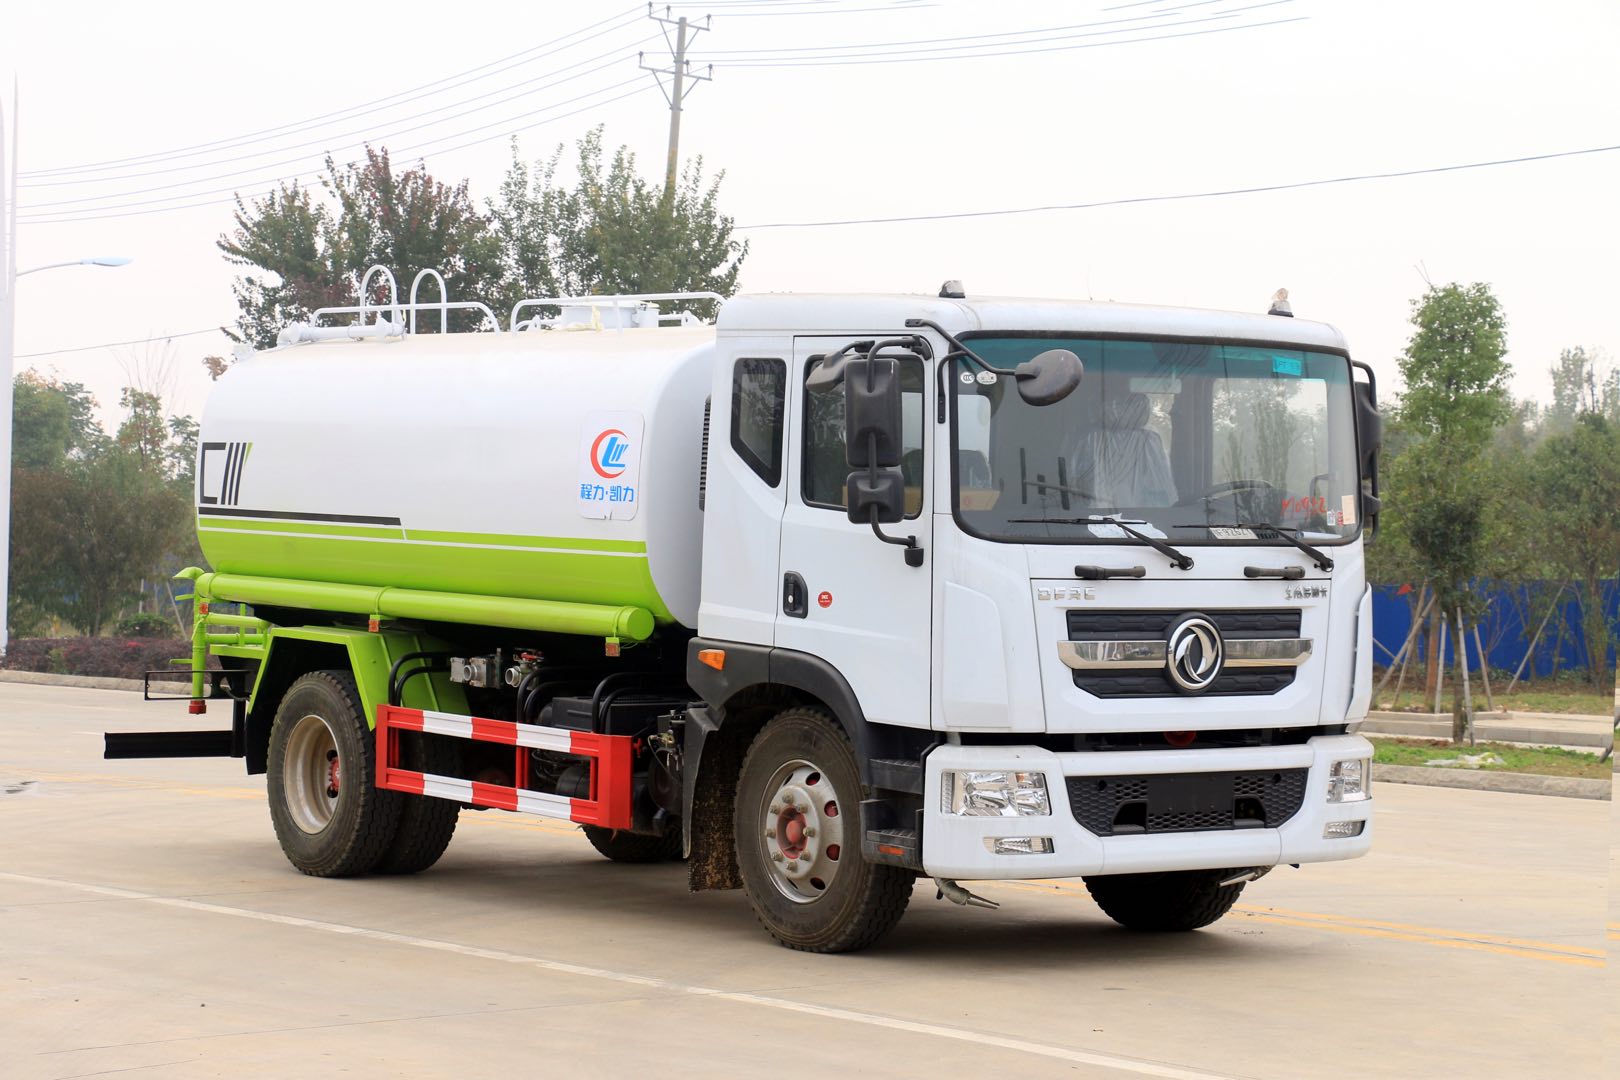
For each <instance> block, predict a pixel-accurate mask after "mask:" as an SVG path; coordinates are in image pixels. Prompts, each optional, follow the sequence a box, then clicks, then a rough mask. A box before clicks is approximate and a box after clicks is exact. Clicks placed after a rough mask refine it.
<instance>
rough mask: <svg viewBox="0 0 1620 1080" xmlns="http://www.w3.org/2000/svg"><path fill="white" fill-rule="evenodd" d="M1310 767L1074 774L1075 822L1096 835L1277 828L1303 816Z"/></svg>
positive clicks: (1071, 796)
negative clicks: (1244, 770) (1245, 770)
mask: <svg viewBox="0 0 1620 1080" xmlns="http://www.w3.org/2000/svg"><path fill="white" fill-rule="evenodd" d="M1308 773H1309V770H1308V769H1280V770H1269V771H1264V772H1226V773H1166V774H1163V775H1150V776H1071V777H1069V778H1068V781H1067V785H1066V786H1067V787H1068V790H1069V806H1070V808H1071V809H1072V810H1073V811H1074V819H1075V820H1076V821H1078V822H1079V823H1080V825H1081V826H1082V827H1083V828H1085V829H1086V831H1088V832H1091V833H1094V834H1096V835H1097V836H1123V835H1130V834H1140V833H1165V832H1201V831H1208V830H1217V829H1245V828H1248V829H1260V828H1265V829H1275V828H1277V827H1279V826H1280V825H1282V824H1283V823H1284V822H1286V821H1287V820H1288V819H1289V818H1291V817H1293V816H1294V815H1295V814H1297V813H1298V812H1299V808H1300V805H1301V804H1302V803H1303V802H1304V801H1305V781H1306V777H1307V775H1308Z"/></svg>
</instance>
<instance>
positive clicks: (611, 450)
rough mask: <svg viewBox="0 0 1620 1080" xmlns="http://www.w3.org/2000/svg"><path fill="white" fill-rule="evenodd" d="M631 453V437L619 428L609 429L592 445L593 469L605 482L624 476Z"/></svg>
mask: <svg viewBox="0 0 1620 1080" xmlns="http://www.w3.org/2000/svg"><path fill="white" fill-rule="evenodd" d="M629 453H630V437H629V436H628V435H626V434H625V433H624V432H622V431H620V430H619V429H618V428H608V429H607V430H606V431H604V432H602V433H601V434H600V435H598V436H597V437H596V440H595V441H594V442H592V443H591V468H593V469H595V470H596V475H598V476H600V477H602V478H603V479H604V480H612V479H614V478H616V477H618V476H621V475H623V473H624V470H625V468H626V465H625V461H624V459H625V456H626V455H627V454H629Z"/></svg>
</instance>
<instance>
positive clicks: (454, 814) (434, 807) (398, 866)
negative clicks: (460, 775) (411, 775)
mask: <svg viewBox="0 0 1620 1080" xmlns="http://www.w3.org/2000/svg"><path fill="white" fill-rule="evenodd" d="M412 735H414V737H411V736H412ZM401 738H402V739H405V740H406V741H405V742H404V744H403V745H402V746H401V747H400V757H401V759H402V764H403V765H404V766H405V768H407V769H413V770H415V771H417V772H425V773H434V774H436V775H439V776H454V775H456V773H457V769H458V766H459V764H460V761H461V755H460V754H459V753H458V752H457V750H456V748H455V747H454V746H447V745H445V743H446V740H445V739H444V738H443V737H442V736H441V737H439V738H428V737H426V736H423V735H415V734H414V733H411V732H404V733H401ZM460 816H461V804H460V803H457V802H451V801H450V800H449V799H436V798H433V797H432V796H429V795H401V796H400V808H399V831H397V832H396V833H394V840H393V843H391V844H389V845H388V850H387V851H385V852H383V857H382V858H381V859H380V860H378V862H377V865H376V867H374V869H375V870H376V872H377V873H379V874H419V873H421V872H422V871H423V870H426V869H427V868H428V867H430V866H432V865H433V864H434V863H436V862H438V861H439V856H441V855H443V854H444V849H445V848H447V847H449V846H450V838H451V837H452V836H454V835H455V834H456V821H457V819H458V818H460Z"/></svg>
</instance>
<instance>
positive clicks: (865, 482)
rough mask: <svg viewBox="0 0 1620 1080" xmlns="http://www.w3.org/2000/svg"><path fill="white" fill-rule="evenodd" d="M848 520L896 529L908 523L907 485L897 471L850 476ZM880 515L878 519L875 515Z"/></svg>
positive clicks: (857, 472)
mask: <svg viewBox="0 0 1620 1080" xmlns="http://www.w3.org/2000/svg"><path fill="white" fill-rule="evenodd" d="M845 491H846V493H847V495H848V497H849V520H850V521H852V522H854V523H855V524H857V525H866V524H869V523H875V524H878V525H893V524H894V523H895V522H897V521H903V520H905V516H906V482H905V478H904V477H903V476H902V475H901V472H900V470H899V469H897V468H893V469H860V470H858V471H856V472H852V473H850V474H849V479H848V480H847V481H846V487H845ZM874 510H876V511H877V513H876V515H875V516H874V514H873V513H872V512H873V511H874Z"/></svg>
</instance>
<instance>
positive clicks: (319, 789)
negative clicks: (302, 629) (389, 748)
mask: <svg viewBox="0 0 1620 1080" xmlns="http://www.w3.org/2000/svg"><path fill="white" fill-rule="evenodd" d="M376 775H377V766H376V739H375V738H374V737H373V735H372V732H371V728H370V725H368V724H367V723H366V718H365V713H364V712H363V711H362V710H361V708H360V694H359V692H358V691H357V690H356V689H355V685H354V677H353V676H352V675H350V674H349V673H348V672H346V671H312V672H310V673H309V674H307V675H305V676H303V677H302V678H300V679H299V680H298V681H297V682H295V683H293V684H292V686H291V687H290V688H289V689H288V690H287V694H286V696H285V697H283V698H282V699H281V706H280V707H279V708H278V709H277V710H276V718H275V721H274V722H273V723H272V724H271V726H270V754H269V760H268V762H267V764H266V776H265V780H266V784H265V788H266V791H267V793H268V795H269V799H270V820H271V822H272V823H273V824H274V825H275V827H276V839H278V840H280V841H281V850H282V851H283V852H284V853H285V854H286V856H287V861H288V862H290V863H292V864H293V866H295V867H297V868H298V869H299V870H300V871H302V872H303V873H306V874H310V875H312V876H314V877H349V876H351V875H354V874H364V873H365V872H367V871H368V870H371V869H372V868H373V867H375V866H376V865H377V864H378V862H379V861H381V860H382V859H383V857H384V856H385V855H386V854H387V853H388V851H389V848H390V845H391V844H392V843H393V841H394V837H395V835H396V833H397V832H398V830H399V813H400V795H399V794H398V793H397V792H393V791H384V790H381V789H380V788H378V787H377V785H376V783H375V779H374V778H375V777H376Z"/></svg>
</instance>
